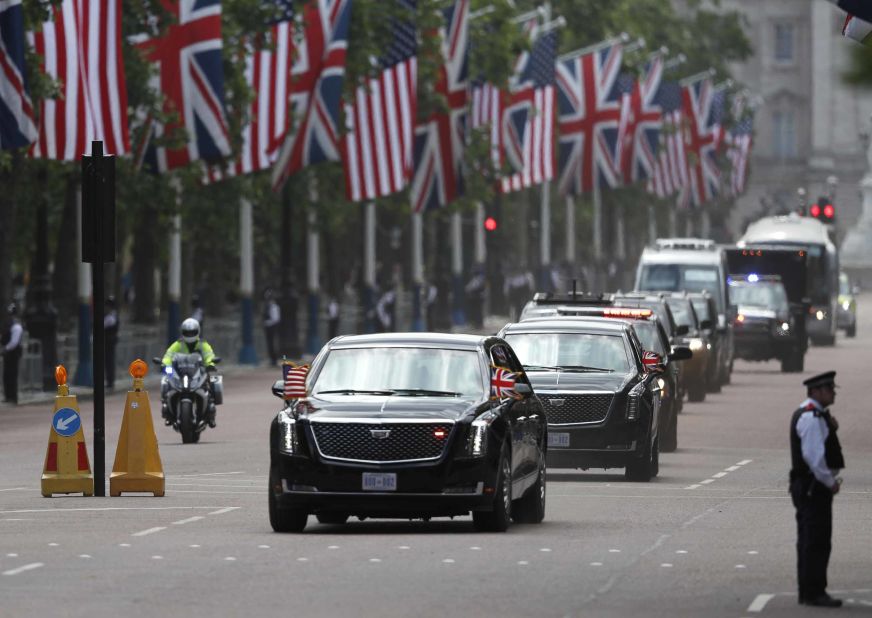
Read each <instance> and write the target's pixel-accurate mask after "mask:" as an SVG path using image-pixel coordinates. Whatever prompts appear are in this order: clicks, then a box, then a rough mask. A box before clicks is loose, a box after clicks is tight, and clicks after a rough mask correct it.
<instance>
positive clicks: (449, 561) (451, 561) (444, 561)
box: [442, 558, 454, 564]
mask: <svg viewBox="0 0 872 618" xmlns="http://www.w3.org/2000/svg"><path fill="white" fill-rule="evenodd" d="M442 562H443V563H445V564H454V558H446V559H445V560H443V561H442Z"/></svg>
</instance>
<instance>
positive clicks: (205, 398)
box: [152, 352, 224, 444]
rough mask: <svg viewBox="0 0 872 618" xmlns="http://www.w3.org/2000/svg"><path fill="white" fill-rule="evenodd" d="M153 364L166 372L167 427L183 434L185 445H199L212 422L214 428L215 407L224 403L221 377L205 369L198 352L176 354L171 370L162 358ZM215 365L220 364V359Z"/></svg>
mask: <svg viewBox="0 0 872 618" xmlns="http://www.w3.org/2000/svg"><path fill="white" fill-rule="evenodd" d="M152 361H153V362H154V363H155V364H156V365H157V366H158V367H160V368H161V371H162V372H163V376H162V377H161V382H160V389H161V401H162V402H163V403H162V406H164V408H165V409H163V410H162V412H163V413H164V418H165V419H166V423H167V425H170V424H171V425H172V426H173V429H175V430H176V431H178V432H179V433H181V434H182V442H183V443H184V444H191V443H196V442H199V440H200V434H201V433H202V432H203V430H204V429H206V427H207V426H210V421H211V426H212V427H214V426H215V423H214V421H215V406H218V405H221V403H223V401H224V386H223V382H222V377H221V376H220V375H212V372H211V371H208V370H207V369H206V367H205V366H204V365H203V357H202V356H201V355H200V354H199V352H194V353H192V354H176V355H175V356H173V360H172V364H171V365H169V366H168V367H164V366H163V362H162V360H161V359H160V358H159V357H154V358H153V359H152ZM212 362H213V363H215V364H216V365H217V364H218V363H220V362H221V359H220V358H218V357H215V359H214V360H213V361H212Z"/></svg>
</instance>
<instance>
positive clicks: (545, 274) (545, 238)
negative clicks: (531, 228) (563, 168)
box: [539, 180, 552, 291]
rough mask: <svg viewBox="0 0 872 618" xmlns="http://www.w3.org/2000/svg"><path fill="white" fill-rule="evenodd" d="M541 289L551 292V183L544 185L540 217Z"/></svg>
mask: <svg viewBox="0 0 872 618" xmlns="http://www.w3.org/2000/svg"><path fill="white" fill-rule="evenodd" d="M539 234H540V237H539V263H540V265H541V267H540V272H539V288H540V289H543V290H545V291H552V290H551V181H549V180H546V181H545V182H543V183H542V209H541V211H540V216H539Z"/></svg>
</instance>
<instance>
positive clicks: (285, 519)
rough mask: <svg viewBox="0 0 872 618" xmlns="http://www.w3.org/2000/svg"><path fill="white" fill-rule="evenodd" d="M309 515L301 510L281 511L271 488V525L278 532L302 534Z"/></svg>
mask: <svg viewBox="0 0 872 618" xmlns="http://www.w3.org/2000/svg"><path fill="white" fill-rule="evenodd" d="M308 519H309V514H308V513H307V512H306V511H301V510H299V509H280V508H279V505H278V501H277V500H276V496H275V494H274V493H273V490H272V487H270V488H269V523H270V525H271V526H272V529H273V530H274V531H276V532H302V531H303V529H304V528H305V527H306V522H307V521H308Z"/></svg>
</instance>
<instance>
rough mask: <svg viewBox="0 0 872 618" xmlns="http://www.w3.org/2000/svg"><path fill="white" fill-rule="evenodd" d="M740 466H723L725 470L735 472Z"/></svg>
mask: <svg viewBox="0 0 872 618" xmlns="http://www.w3.org/2000/svg"><path fill="white" fill-rule="evenodd" d="M739 467H740V466H730V467H729V468H725V470H726V471H727V472H735V471H736V470H738V469H739Z"/></svg>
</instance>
